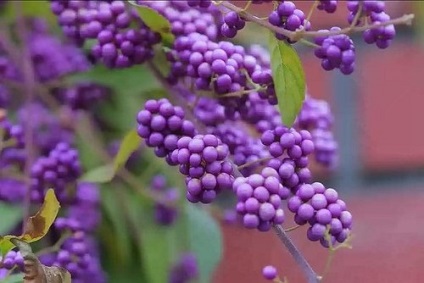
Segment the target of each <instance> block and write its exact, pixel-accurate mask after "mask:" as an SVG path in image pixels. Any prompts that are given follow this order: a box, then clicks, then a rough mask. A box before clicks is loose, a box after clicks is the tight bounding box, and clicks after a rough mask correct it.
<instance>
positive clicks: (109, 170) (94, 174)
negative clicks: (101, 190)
mask: <svg viewBox="0 0 424 283" xmlns="http://www.w3.org/2000/svg"><path fill="white" fill-rule="evenodd" d="M114 176H115V166H114V165H113V164H107V165H104V166H100V167H98V168H95V169H93V170H91V171H88V172H87V173H85V174H84V175H83V176H82V177H81V179H80V180H81V181H84V182H91V183H98V184H104V183H109V182H110V181H112V179H113V177H114Z"/></svg>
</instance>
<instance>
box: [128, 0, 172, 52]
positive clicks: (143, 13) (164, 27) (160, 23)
mask: <svg viewBox="0 0 424 283" xmlns="http://www.w3.org/2000/svg"><path fill="white" fill-rule="evenodd" d="M128 2H129V3H130V4H131V5H134V6H136V7H137V11H138V14H139V16H140V18H141V19H142V20H143V22H144V23H145V24H146V25H147V26H148V27H149V28H150V29H151V30H153V31H154V32H157V33H159V34H160V35H161V37H162V42H163V43H165V44H166V45H168V46H170V45H172V43H173V42H174V40H175V36H174V35H173V34H172V32H171V23H170V22H169V21H168V19H166V18H165V17H164V16H162V15H161V14H159V13H158V12H157V11H155V10H153V9H152V8H149V7H146V6H142V5H138V4H137V3H136V2H135V1H128Z"/></svg>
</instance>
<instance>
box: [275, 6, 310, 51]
mask: <svg viewBox="0 0 424 283" xmlns="http://www.w3.org/2000/svg"><path fill="white" fill-rule="evenodd" d="M268 21H269V22H270V24H272V25H274V26H277V27H280V28H284V29H287V30H290V31H296V30H298V29H305V30H309V29H310V28H311V23H310V22H309V21H307V20H306V19H305V13H303V11H302V10H299V9H297V8H296V5H295V4H294V3H293V2H291V1H281V3H280V4H279V5H278V7H277V9H276V10H275V11H273V12H271V14H270V15H269V17H268ZM275 36H276V37H277V38H278V39H279V40H287V42H289V43H294V42H295V41H292V40H290V39H289V38H287V37H286V36H285V35H282V34H278V33H276V34H275Z"/></svg>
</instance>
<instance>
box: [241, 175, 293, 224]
mask: <svg viewBox="0 0 424 283" xmlns="http://www.w3.org/2000/svg"><path fill="white" fill-rule="evenodd" d="M233 191H234V192H235V194H236V196H237V206H236V209H237V212H238V213H239V214H240V215H242V216H243V225H244V227H246V228H248V229H258V230H259V231H262V232H266V231H269V230H270V229H271V227H272V225H278V224H282V223H283V222H284V210H283V209H282V208H281V207H280V206H281V202H282V200H286V199H287V198H288V197H289V196H290V190H289V189H288V188H286V187H284V186H283V185H281V180H280V177H279V175H278V172H277V171H276V170H275V169H273V168H270V167H265V168H264V169H262V171H261V174H252V175H250V176H249V177H239V178H237V179H236V180H235V181H234V184H233Z"/></svg>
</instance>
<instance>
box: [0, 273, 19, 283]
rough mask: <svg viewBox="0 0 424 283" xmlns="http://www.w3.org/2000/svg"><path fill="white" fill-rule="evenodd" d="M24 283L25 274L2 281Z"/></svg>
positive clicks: (5, 282)
mask: <svg viewBox="0 0 424 283" xmlns="http://www.w3.org/2000/svg"><path fill="white" fill-rule="evenodd" d="M23 281H24V275H23V274H12V275H9V276H7V277H6V278H3V279H1V280H0V283H22V282H23Z"/></svg>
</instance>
